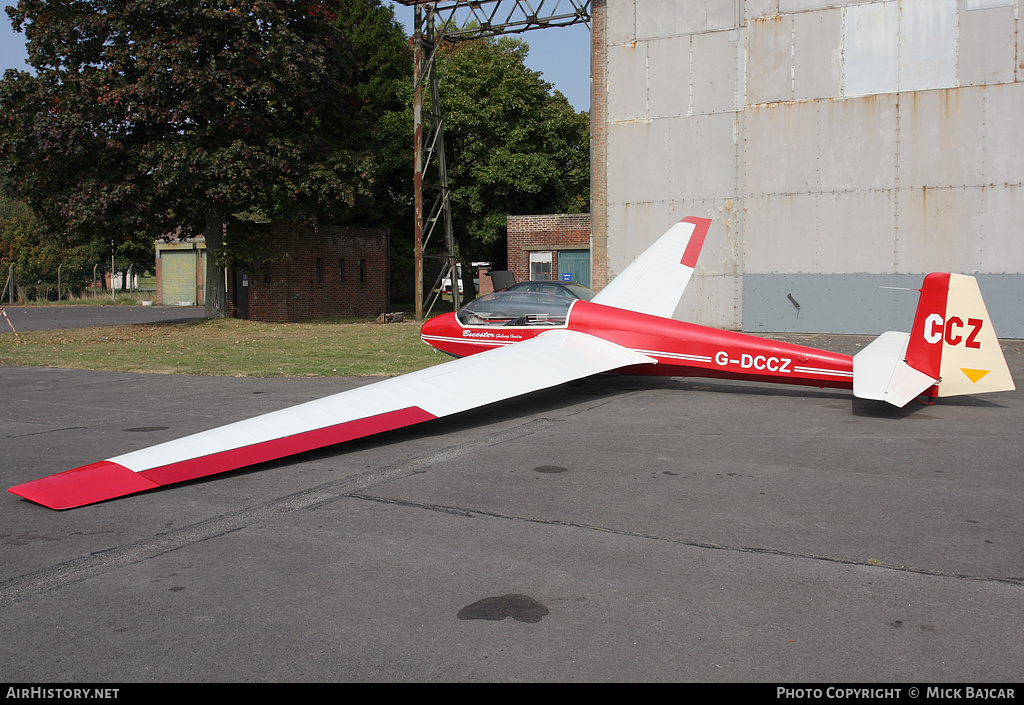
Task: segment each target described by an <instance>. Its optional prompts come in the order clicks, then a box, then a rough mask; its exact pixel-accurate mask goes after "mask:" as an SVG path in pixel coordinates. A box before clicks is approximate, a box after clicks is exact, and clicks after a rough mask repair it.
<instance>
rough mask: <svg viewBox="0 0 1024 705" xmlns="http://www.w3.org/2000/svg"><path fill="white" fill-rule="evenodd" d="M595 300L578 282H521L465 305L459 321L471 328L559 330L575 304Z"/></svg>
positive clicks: (592, 293) (590, 291)
mask: <svg viewBox="0 0 1024 705" xmlns="http://www.w3.org/2000/svg"><path fill="white" fill-rule="evenodd" d="M594 296H595V292H594V291H592V290H591V289H588V288H587V287H585V286H583V285H582V284H577V283H575V282H550V281H527V282H519V283H518V284H513V285H512V286H510V287H508V288H507V289H504V290H502V291H496V292H494V293H493V294H487V295H486V296H481V297H480V298H479V299H477V300H476V301H473V302H472V303H470V304H468V305H466V306H465V307H463V309H462V310H461V311H459V320H460V321H462V323H463V324H464V325H469V326H560V325H563V324H564V323H565V317H566V314H568V312H569V307H570V306H571V305H572V302H573V301H575V300H577V299H583V300H584V301H589V300H590V299H592V298H593V297H594Z"/></svg>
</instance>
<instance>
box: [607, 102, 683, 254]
mask: <svg viewBox="0 0 1024 705" xmlns="http://www.w3.org/2000/svg"><path fill="white" fill-rule="evenodd" d="M657 122H658V125H661V126H663V125H664V122H665V121H663V120H659V121H657ZM652 129H654V126H653V125H652V123H650V122H624V123H618V124H610V125H608V202H609V203H613V202H618V203H622V202H632V201H650V200H652V199H653V198H655V191H656V190H657V184H658V183H660V182H664V181H667V180H671V179H672V173H671V171H669V172H666V171H665V166H666V165H664V164H662V163H660V162H659V161H658V160H657V159H656V156H655V155H656V154H657V153H659V152H661V153H663V152H664V150H665V146H664V145H663V144H662V143H661V142H662V141H663V140H664V138H663V137H661V136H659V139H658V140H654V139H652V134H651V132H652ZM668 166H669V167H671V164H669V165H668ZM610 239H611V238H610V237H609V241H610Z"/></svg>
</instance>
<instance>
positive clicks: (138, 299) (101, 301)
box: [0, 290, 156, 306]
mask: <svg viewBox="0 0 1024 705" xmlns="http://www.w3.org/2000/svg"><path fill="white" fill-rule="evenodd" d="M155 300H156V291H155V290H154V291H127V292H124V291H119V292H115V294H114V298H110V292H107V293H105V294H83V295H82V296H72V297H71V298H62V299H60V300H59V301H51V300H49V299H30V300H25V299H19V300H18V301H17V302H16V303H15V304H13V305H15V306H136V305H141V304H142V302H143V301H155ZM9 305H12V304H8V303H6V299H5V300H4V301H0V306H9Z"/></svg>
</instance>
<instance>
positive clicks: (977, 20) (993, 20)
mask: <svg viewBox="0 0 1024 705" xmlns="http://www.w3.org/2000/svg"><path fill="white" fill-rule="evenodd" d="M1013 14H1014V8H1013V7H999V8H995V9H992V10H989V11H987V12H966V13H964V14H963V15H961V16H960V27H959V39H958V52H959V65H958V67H957V75H958V79H959V83H960V85H961V86H977V85H985V84H991V83H1006V82H1010V81H1013V80H1014V60H1015V59H1016V52H1015V50H1014V40H1015V36H1014V35H1015V34H1016V31H1015V29H1016V27H1015V25H1014V17H1013Z"/></svg>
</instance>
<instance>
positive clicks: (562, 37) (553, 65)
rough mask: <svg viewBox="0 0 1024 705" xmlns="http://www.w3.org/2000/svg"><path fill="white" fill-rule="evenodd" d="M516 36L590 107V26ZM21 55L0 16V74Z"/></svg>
mask: <svg viewBox="0 0 1024 705" xmlns="http://www.w3.org/2000/svg"><path fill="white" fill-rule="evenodd" d="M389 4H391V5H392V6H393V7H394V8H395V17H397V18H398V20H399V22H401V23H402V24H403V25H404V26H405V27H406V30H407V31H410V32H411V29H412V17H413V10H412V8H411V7H405V6H404V5H399V4H397V3H389ZM518 36H519V37H520V38H521V39H524V40H525V41H526V42H527V43H528V44H529V45H530V55H529V57H528V58H527V61H526V63H527V66H529V68H531V69H533V70H534V71H539V72H541V73H542V74H543V75H544V80H546V81H548V82H549V83H552V84H554V86H555V88H557V89H558V90H559V91H561V92H562V93H563V94H564V95H565V97H566V98H568V99H569V102H570V103H571V104H572V106H573V107H574V108H576V110H590V29H589V28H588V27H587V26H586V25H574V26H572V27H553V28H551V29H542V30H534V31H531V32H525V33H524V34H521V35H518ZM25 57H26V54H25V35H24V34H18V33H16V32H15V31H14V30H13V29H11V22H10V20H9V19H8V18H7V16H6V14H3V15H0V73H2V72H3V71H6V70H7V69H12V68H14V69H26V68H28V67H27V66H26V65H25ZM442 90H444V88H443V87H442Z"/></svg>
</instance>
